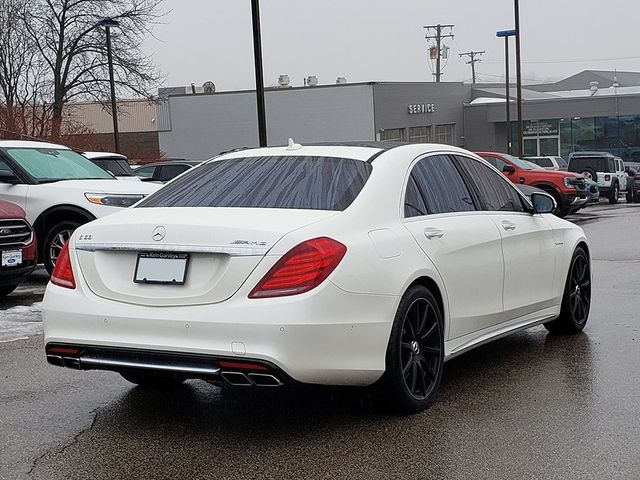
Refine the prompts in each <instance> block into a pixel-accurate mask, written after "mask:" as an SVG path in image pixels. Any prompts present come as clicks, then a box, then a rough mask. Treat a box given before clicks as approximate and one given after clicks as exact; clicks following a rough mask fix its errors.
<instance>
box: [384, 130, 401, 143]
mask: <svg viewBox="0 0 640 480" xmlns="http://www.w3.org/2000/svg"><path fill="white" fill-rule="evenodd" d="M380 140H396V141H399V142H404V128H387V129H386V130H380Z"/></svg>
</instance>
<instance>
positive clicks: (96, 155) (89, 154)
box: [82, 152, 127, 160]
mask: <svg viewBox="0 0 640 480" xmlns="http://www.w3.org/2000/svg"><path fill="white" fill-rule="evenodd" d="M82 155H84V156H85V157H87V158H88V159H90V160H94V159H99V158H117V159H119V160H127V157H125V156H124V155H120V154H119V153H109V152H82Z"/></svg>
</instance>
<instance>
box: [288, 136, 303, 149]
mask: <svg viewBox="0 0 640 480" xmlns="http://www.w3.org/2000/svg"><path fill="white" fill-rule="evenodd" d="M301 148H302V145H300V144H299V143H296V142H294V141H293V138H290V139H289V145H287V150H300V149H301Z"/></svg>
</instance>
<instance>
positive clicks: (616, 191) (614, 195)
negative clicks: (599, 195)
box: [609, 183, 620, 205]
mask: <svg viewBox="0 0 640 480" xmlns="http://www.w3.org/2000/svg"><path fill="white" fill-rule="evenodd" d="M619 196H620V186H619V185H618V184H617V183H614V184H613V185H612V186H611V190H609V203H610V204H611V205H615V204H616V203H618V197H619Z"/></svg>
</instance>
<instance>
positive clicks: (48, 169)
mask: <svg viewBox="0 0 640 480" xmlns="http://www.w3.org/2000/svg"><path fill="white" fill-rule="evenodd" d="M5 152H6V153H7V154H8V155H9V156H10V157H11V158H12V159H13V160H14V161H15V162H16V163H17V164H18V165H19V166H20V167H22V169H23V170H25V171H26V172H27V173H28V174H29V175H31V176H32V177H33V178H35V179H36V180H37V181H38V183H47V182H56V181H59V180H87V179H103V178H104V179H112V178H113V176H111V175H110V174H109V173H107V172H105V171H104V170H103V169H101V168H100V167H98V166H97V165H95V164H93V163H92V162H91V161H90V160H87V159H86V158H85V157H83V156H82V155H80V154H79V153H76V152H74V151H72V150H66V149H59V148H7V149H6V150H5Z"/></svg>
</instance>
